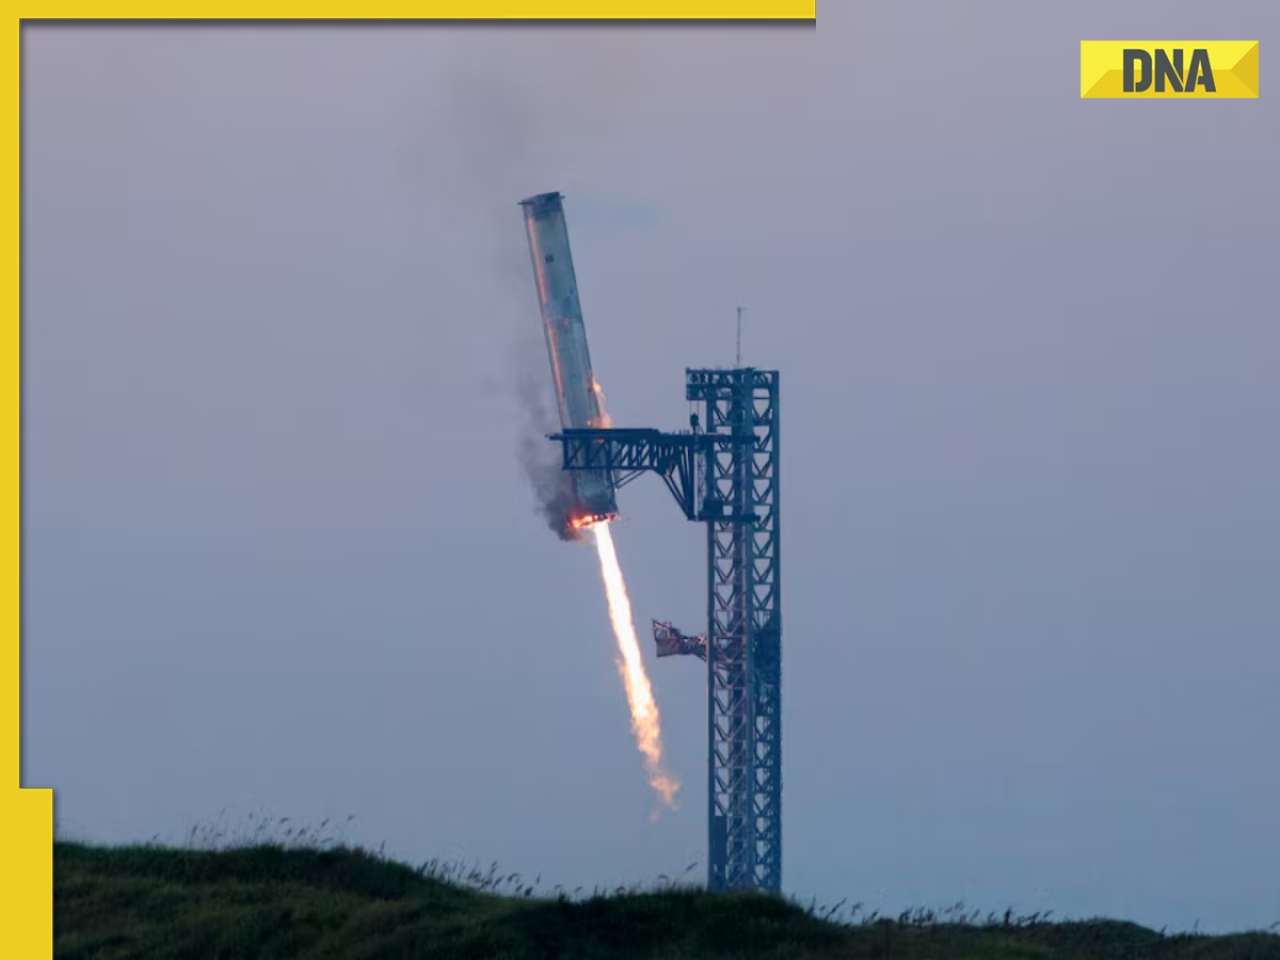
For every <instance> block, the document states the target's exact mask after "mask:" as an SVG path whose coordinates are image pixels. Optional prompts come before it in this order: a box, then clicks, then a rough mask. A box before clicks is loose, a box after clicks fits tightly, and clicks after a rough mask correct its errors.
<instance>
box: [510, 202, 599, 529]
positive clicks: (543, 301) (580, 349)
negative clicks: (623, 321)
mask: <svg viewBox="0 0 1280 960" xmlns="http://www.w3.org/2000/svg"><path fill="white" fill-rule="evenodd" d="M562 200H563V197H562V196H561V195H560V194H558V193H543V194H539V195H538V196H536V197H530V198H529V199H527V200H522V201H520V206H521V208H522V209H523V210H524V223H525V230H526V231H527V233H528V235H529V254H530V256H531V257H532V259H533V278H534V281H535V282H536V284H537V290H538V306H539V307H540V308H541V310H542V329H543V332H544V333H545V334H546V337H547V355H548V357H549V358H550V360H551V380H552V382H553V384H554V385H555V391H556V403H557V405H558V406H559V408H560V426H561V427H563V428H564V429H587V428H592V427H607V426H608V425H609V419H608V414H607V413H605V409H604V401H603V398H602V396H601V391H600V387H599V384H598V383H597V382H596V378H595V376H594V374H593V373H592V372H591V354H590V353H589V352H588V350H587V328H586V327H585V326H584V325H583V322H582V305H581V304H580V303H579V302H578V281H577V278H576V276H575V275H574V272H573V256H572V255H571V254H570V252H569V230H568V227H567V225H566V224H565V219H564V205H563V203H562V202H561V201H562ZM573 482H574V486H575V489H576V491H577V504H576V505H575V507H574V509H573V513H572V515H571V517H570V518H569V522H570V524H571V525H573V526H575V527H580V526H584V525H587V524H590V523H592V522H595V521H597V520H607V519H610V518H612V517H615V516H617V513H618V505H617V501H616V499H615V497H614V488H613V478H612V477H611V476H610V475H609V473H608V472H607V471H604V470H584V471H575V472H574V473H573Z"/></svg>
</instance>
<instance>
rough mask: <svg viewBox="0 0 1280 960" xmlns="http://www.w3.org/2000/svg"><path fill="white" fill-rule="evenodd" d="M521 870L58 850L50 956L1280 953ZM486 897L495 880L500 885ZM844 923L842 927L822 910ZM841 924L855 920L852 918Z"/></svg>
mask: <svg viewBox="0 0 1280 960" xmlns="http://www.w3.org/2000/svg"><path fill="white" fill-rule="evenodd" d="M537 889H538V887H537V886H536V885H535V884H527V883H525V882H524V881H523V880H522V879H520V878H518V877H516V876H515V875H511V876H505V877H504V876H502V875H500V874H498V872H497V869H496V867H494V868H491V869H489V870H488V871H485V872H481V871H478V870H471V871H468V870H465V869H459V868H457V867H450V866H445V865H441V864H438V863H427V864H423V865H422V866H421V867H419V868H417V869H414V868H412V867H409V866H405V865H403V864H399V863H394V862H391V861H388V860H386V859H384V858H382V857H381V856H378V855H375V854H371V853H368V852H363V851H358V850H351V849H346V848H329V849H306V848H299V847H296V846H289V845H280V844H270V845H261V846H248V847H239V848H231V849H222V850H199V849H173V848H166V847H159V846H141V847H115V848H103V847H92V846H85V845H82V844H73V843H60V844H57V845H56V846H55V848H54V930H55V938H56V949H55V952H56V955H57V956H59V957H66V958H68V960H70V958H91V957H92V958H116V957H147V958H156V960H165V958H178V957H183V958H186V957H190V958H201V960H204V958H249V957H341V958H352V960H359V958H374V957H378V958H381V957H447V958H455V957H456V958H484V960H489V958H553V957H554V958H591V957H629V958H641V957H643V958H655V960H658V958H660V960H677V958H695V957H696V958H730V957H732V958H784V957H786V958H791V957H796V958H801V960H804V958H828V957H832V958H834V957H848V958H872V957H886V958H889V957H894V958H896V957H902V958H920V960H924V958H935V960H951V958H958V960H963V958H975V960H986V958H993V960H995V958H1000V960H1005V958H1008V960H1013V958H1028V960H1030V958H1041V957H1044V958H1069V960H1075V958H1081V960H1085V958H1088V960H1095V958H1109V957H1116V958H1146V957H1152V958H1186V960H1192V958H1194V960H1217V958H1259V960H1262V958H1276V960H1280V936H1276V935H1273V934H1269V933H1250V934H1237V935H1233V936H1225V937H1208V936H1197V935H1191V934H1179V935H1168V936H1166V935H1163V934H1161V933H1157V932H1155V931H1152V930H1147V929H1145V928H1143V927H1139V926H1136V925H1134V924H1131V923H1121V922H1117V921H1101V920H1099V921H1079V922H1066V923H1052V922H1049V921H1048V920H1046V919H1045V918H1043V917H1041V916H1039V915H1035V916H1030V917H1017V916H1014V915H1012V914H1000V915H988V916H982V917H979V916H977V915H974V914H966V913H965V912H964V911H963V908H961V907H960V906H959V905H957V906H956V907H953V908H951V909H950V910H947V911H944V912H943V913H941V914H935V913H932V912H929V911H917V912H913V913H908V914H904V915H902V916H900V917H894V918H880V917H878V916H875V915H874V914H873V915H871V916H865V915H862V914H860V913H859V911H858V910H857V909H856V908H850V907H848V906H846V905H844V904H839V905H836V907H834V908H829V909H823V908H814V907H811V908H809V909H805V908H804V907H802V906H799V905H796V904H794V903H790V902H788V901H786V900H782V899H777V898H772V897H764V896H757V895H712V894H708V893H705V892H703V891H700V890H696V889H691V888H685V887H679V886H676V885H673V884H670V883H666V884H663V885H660V886H659V887H657V888H655V889H653V890H650V891H646V892H641V891H614V892H611V893H608V894H596V895H590V894H587V895H575V894H573V893H559V892H558V891H556V890H555V889H554V888H553V890H552V892H551V894H550V895H549V896H541V895H535V891H536V890H537ZM496 891H506V892H505V893H504V892H496ZM828 915H829V916H831V917H841V918H843V919H842V921H841V922H837V921H836V920H829V919H826V916H828ZM850 918H854V919H852V920H851V919H850Z"/></svg>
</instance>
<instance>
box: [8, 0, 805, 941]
mask: <svg viewBox="0 0 1280 960" xmlns="http://www.w3.org/2000/svg"><path fill="white" fill-rule="evenodd" d="M10 17H11V18H10V19H9V21H8V22H9V27H8V30H9V34H8V38H7V39H6V40H5V41H4V45H3V55H2V61H3V72H4V86H3V90H2V91H0V99H3V102H4V114H3V121H2V122H3V124H4V129H5V131H6V139H7V140H8V143H9V146H8V148H7V149H6V152H5V156H7V157H8V158H9V159H8V161H7V162H6V168H7V170H8V174H7V179H8V181H9V189H8V190H7V191H5V198H4V203H5V206H4V210H3V219H4V222H5V223H7V224H9V228H8V232H7V234H6V236H8V238H9V239H8V241H7V242H6V244H5V247H6V250H7V253H6V255H5V262H6V264H8V265H7V266H6V268H5V270H4V274H3V275H4V287H3V296H4V302H5V303H7V304H8V305H9V306H8V310H7V311H6V312H7V313H8V317H9V319H8V321H7V325H6V327H5V335H4V396H5V404H4V435H3V438H2V445H3V449H4V488H5V498H6V500H7V501H8V503H9V507H8V509H7V510H6V511H5V515H4V554H3V556H4V567H3V576H4V581H3V583H4V601H5V602H4V641H3V644H4V655H3V660H2V661H0V662H2V663H3V668H2V669H3V684H4V693H5V696H4V704H3V714H4V720H3V723H0V741H3V745H2V746H0V751H3V753H2V754H0V756H2V757H3V771H4V776H5V777H8V778H10V779H9V782H8V783H4V784H0V884H2V885H3V887H2V890H0V893H2V895H3V904H4V907H3V914H2V915H0V956H3V957H6V958H8V957H13V958H15V960H26V958H29V957H30V958H45V957H50V956H52V954H53V791H52V790H50V789H30V788H23V787H22V766H21V692H22V691H21V685H22V681H21V676H22V674H21V641H20V627H21V617H20V602H21V589H20V562H21V529H22V519H21V499H20V498H21V490H20V476H21V474H20V447H19V444H20V436H19V431H20V423H21V420H20V414H19V404H20V398H21V387H20V382H21V381H20V371H19V356H20V353H19V345H20V337H21V332H20V326H19V302H20V301H19V276H20V274H19V261H18V258H19V240H20V220H19V217H20V213H21V210H20V203H21V199H20V186H21V179H20V178H21V171H20V168H19V160H20V144H19V110H20V105H19V104H20V96H21V91H20V90H19V69H20V64H19V53H20V32H21V25H22V22H23V20H37V19H39V20H77V19H104V20H146V19H165V20H175V19H178V20H187V19H191V20H194V19H202V20H203V19H218V20H289V19H308V20H345V19H360V20H390V19H395V20H795V21H806V20H807V21H814V20H816V19H817V0H612V2H610V0H438V2H430V0H427V2H422V3H404V2H398V0H383V2H379V3H374V4H373V5H372V6H370V5H359V6H353V5H352V4H350V3H339V2H335V0H312V2H303V0H283V2H277V3H255V2H246V0H239V2H228V0H217V2H206V3H163V2H159V0H142V2H125V3H119V2H114V3H106V2H98V0H71V2H64V3H40V2H35V3H31V4H23V5H22V8H21V9H18V10H15V11H14V12H13V13H12V14H11V15H10Z"/></svg>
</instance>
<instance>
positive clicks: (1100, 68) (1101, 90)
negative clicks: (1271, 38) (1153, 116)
mask: <svg viewBox="0 0 1280 960" xmlns="http://www.w3.org/2000/svg"><path fill="white" fill-rule="evenodd" d="M1259 46H1260V44H1259V42H1258V41H1257V40H1081V41H1080V99H1082V100H1099V99H1123V100H1128V99H1146V100H1150V99H1156V98H1161V99H1178V98H1182V99H1188V100H1190V99H1198V100H1203V99H1216V100H1233V99H1234V100H1238V99H1256V98H1257V96H1258V49H1259ZM1134 49H1137V50H1143V51H1145V52H1147V53H1148V54H1152V55H1153V56H1154V54H1155V52H1156V50H1164V51H1166V52H1168V53H1170V54H1172V53H1173V51H1175V50H1182V51H1183V55H1184V58H1185V59H1186V61H1188V62H1190V60H1191V53H1192V51H1193V50H1206V51H1208V54H1209V63H1210V65H1211V67H1212V69H1213V80H1214V85H1215V86H1216V87H1217V89H1216V90H1215V91H1214V92H1212V93H1210V92H1208V91H1207V90H1204V89H1203V88H1200V87H1197V88H1196V90H1195V91H1193V92H1191V93H1179V92H1178V91H1176V90H1171V89H1166V90H1160V91H1157V90H1156V89H1155V84H1152V85H1151V87H1150V88H1149V89H1147V90H1144V91H1142V92H1141V93H1139V92H1126V91H1125V89H1124V51H1125V50H1134Z"/></svg>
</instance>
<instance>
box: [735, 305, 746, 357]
mask: <svg viewBox="0 0 1280 960" xmlns="http://www.w3.org/2000/svg"><path fill="white" fill-rule="evenodd" d="M745 310H746V307H739V308H738V360H737V363H736V364H735V366H739V367H740V366H742V314H743V311H745Z"/></svg>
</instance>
